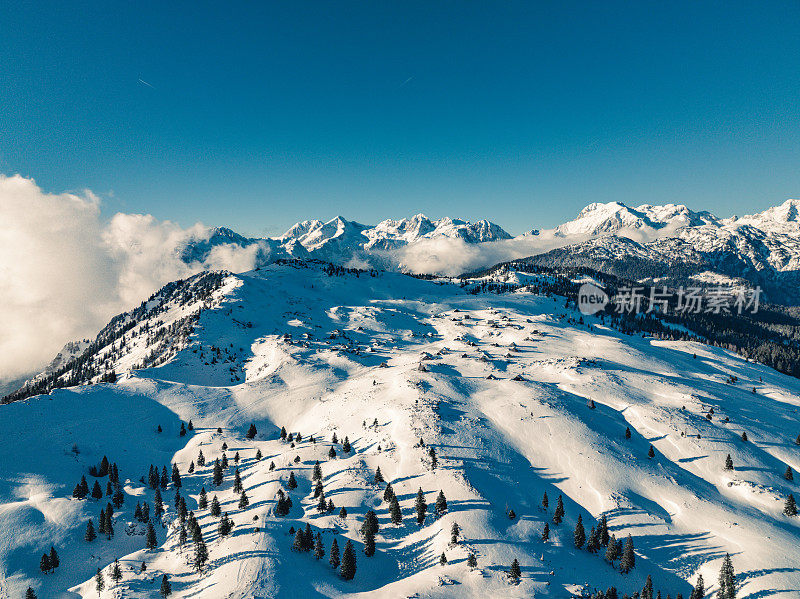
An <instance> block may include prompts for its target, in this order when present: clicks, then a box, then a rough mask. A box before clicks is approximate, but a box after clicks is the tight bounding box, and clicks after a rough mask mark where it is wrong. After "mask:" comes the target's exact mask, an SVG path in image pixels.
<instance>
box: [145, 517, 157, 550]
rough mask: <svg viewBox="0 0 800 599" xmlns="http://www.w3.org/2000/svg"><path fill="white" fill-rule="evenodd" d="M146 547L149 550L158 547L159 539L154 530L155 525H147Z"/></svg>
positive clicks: (150, 523)
mask: <svg viewBox="0 0 800 599" xmlns="http://www.w3.org/2000/svg"><path fill="white" fill-rule="evenodd" d="M144 544H145V547H147V548H148V549H155V548H156V547H157V546H158V538H157V537H156V529H155V528H153V523H152V522H148V523H147V538H146V539H145V543H144Z"/></svg>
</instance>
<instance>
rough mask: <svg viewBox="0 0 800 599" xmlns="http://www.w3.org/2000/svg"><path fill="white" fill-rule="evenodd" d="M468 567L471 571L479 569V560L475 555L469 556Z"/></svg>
mask: <svg viewBox="0 0 800 599" xmlns="http://www.w3.org/2000/svg"><path fill="white" fill-rule="evenodd" d="M467 566H469V568H470V569H471V570H474V569H475V568H477V567H478V560H477V559H476V558H475V554H474V553H470V554H469V555H468V556H467Z"/></svg>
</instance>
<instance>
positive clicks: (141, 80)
mask: <svg viewBox="0 0 800 599" xmlns="http://www.w3.org/2000/svg"><path fill="white" fill-rule="evenodd" d="M139 83H142V84H144V85H146V86H147V87H152V88H153V89H155V87H153V86H152V85H150V84H149V83H147V81H145V80H144V79H142V78H141V77H139Z"/></svg>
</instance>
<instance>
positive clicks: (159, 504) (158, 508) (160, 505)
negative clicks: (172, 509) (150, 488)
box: [142, 489, 164, 520]
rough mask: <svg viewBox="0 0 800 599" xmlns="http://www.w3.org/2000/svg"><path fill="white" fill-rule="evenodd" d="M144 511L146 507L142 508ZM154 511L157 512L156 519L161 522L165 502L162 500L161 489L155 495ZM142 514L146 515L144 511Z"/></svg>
mask: <svg viewBox="0 0 800 599" xmlns="http://www.w3.org/2000/svg"><path fill="white" fill-rule="evenodd" d="M142 510H144V506H142ZM153 511H154V512H155V515H156V518H158V519H159V520H160V519H161V516H163V515H164V500H163V499H162V498H161V491H160V490H159V489H156V492H155V493H154V494H153ZM142 513H144V511H143V512H142Z"/></svg>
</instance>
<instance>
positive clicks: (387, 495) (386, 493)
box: [383, 483, 394, 502]
mask: <svg viewBox="0 0 800 599" xmlns="http://www.w3.org/2000/svg"><path fill="white" fill-rule="evenodd" d="M392 497H394V489H393V488H392V483H389V484H387V485H386V488H385V489H384V490H383V500H384V501H389V502H390V501H391V500H392Z"/></svg>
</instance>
